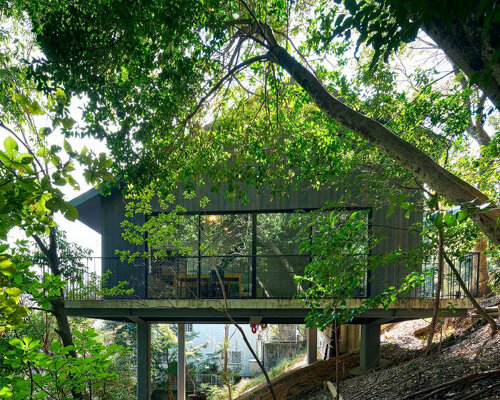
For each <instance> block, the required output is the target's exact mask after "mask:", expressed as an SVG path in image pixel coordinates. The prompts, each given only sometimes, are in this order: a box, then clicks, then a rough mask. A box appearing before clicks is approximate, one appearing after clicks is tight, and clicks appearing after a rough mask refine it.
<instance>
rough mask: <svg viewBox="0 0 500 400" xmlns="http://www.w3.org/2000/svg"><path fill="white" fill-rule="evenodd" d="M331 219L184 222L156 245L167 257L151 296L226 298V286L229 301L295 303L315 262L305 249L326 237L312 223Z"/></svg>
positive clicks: (202, 218)
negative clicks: (305, 245)
mask: <svg viewBox="0 0 500 400" xmlns="http://www.w3.org/2000/svg"><path fill="white" fill-rule="evenodd" d="M328 213H329V212H324V213H319V214H318V213H316V214H314V217H313V214H308V213H303V214H301V216H300V218H297V215H296V214H294V213H285V212H271V213H259V214H256V215H255V214H253V215H252V214H246V213H245V214H243V213H242V214H211V215H210V214H202V215H186V216H182V217H180V218H179V219H178V221H177V223H176V224H175V227H174V228H175V229H174V231H173V232H172V230H170V231H168V232H166V235H165V238H168V240H164V241H162V237H161V235H159V234H158V235H157V237H156V238H155V240H154V241H151V245H152V246H154V248H155V249H157V250H162V252H163V254H162V256H161V257H154V256H153V257H152V258H151V263H150V266H151V268H150V274H149V283H148V295H149V296H150V297H153V298H171V297H174V298H175V297H177V298H190V297H200V298H221V297H222V295H223V294H222V288H221V285H220V280H222V282H223V284H224V291H225V292H226V296H227V297H228V298H246V297H252V296H256V297H259V298H267V297H276V298H292V297H293V296H294V295H295V294H296V293H297V292H298V291H300V290H301V289H302V288H301V287H300V286H299V285H298V284H297V283H296V282H295V281H294V276H296V275H304V274H305V267H306V265H307V264H308V263H309V262H310V257H309V255H307V254H304V253H303V252H302V251H301V244H303V243H307V241H309V240H311V239H312V238H314V237H315V236H316V235H320V234H321V232H320V230H318V229H317V228H316V227H315V226H313V225H314V224H311V221H314V222H315V223H317V224H318V225H320V224H321V223H323V222H324V221H322V217H321V215H324V216H325V221H328V218H327V216H328ZM345 215H346V217H347V216H348V215H349V214H348V213H346V214H345ZM338 222H339V223H342V218H339V219H338ZM366 226H368V220H367V224H366ZM158 233H160V232H158ZM362 236H364V235H362ZM360 239H361V238H360ZM361 242H362V243H361ZM365 245H366V242H364V241H363V240H360V247H359V248H355V247H352V248H351V249H350V250H351V251H354V252H358V251H359V252H360V253H362V252H363V246H365ZM162 252H160V253H162ZM217 275H219V276H217Z"/></svg>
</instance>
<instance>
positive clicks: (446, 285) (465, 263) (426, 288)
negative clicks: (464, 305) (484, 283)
mask: <svg viewBox="0 0 500 400" xmlns="http://www.w3.org/2000/svg"><path fill="white" fill-rule="evenodd" d="M452 261H453V263H454V266H455V268H456V269H457V270H458V272H459V275H460V276H461V278H462V280H463V281H464V283H465V286H466V287H467V289H468V290H469V292H471V294H472V295H473V296H479V270H480V268H479V263H480V261H481V254H480V253H478V252H473V253H469V254H468V255H467V256H465V257H463V258H461V259H453V260H452ZM422 270H423V271H424V272H427V276H426V277H425V282H424V284H423V285H422V286H421V288H420V294H419V296H418V297H420V298H433V297H435V295H436V289H437V277H438V273H437V270H438V265H437V261H436V260H433V261H432V262H428V263H426V264H424V267H423V269H422ZM462 297H465V293H464V291H463V290H462V288H461V287H460V284H459V283H458V280H457V278H456V276H455V274H454V273H453V271H452V270H451V268H450V267H449V266H448V264H447V263H446V261H445V262H444V265H443V281H442V286H441V298H443V299H453V298H455V299H460V298H462Z"/></svg>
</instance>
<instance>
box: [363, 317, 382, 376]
mask: <svg viewBox="0 0 500 400" xmlns="http://www.w3.org/2000/svg"><path fill="white" fill-rule="evenodd" d="M379 362H380V324H363V325H361V346H360V362H359V367H360V369H370V368H374V367H378V365H379Z"/></svg>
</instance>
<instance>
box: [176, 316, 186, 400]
mask: <svg viewBox="0 0 500 400" xmlns="http://www.w3.org/2000/svg"><path fill="white" fill-rule="evenodd" d="M177 332H178V334H177V400H186V325H185V324H178V325H177Z"/></svg>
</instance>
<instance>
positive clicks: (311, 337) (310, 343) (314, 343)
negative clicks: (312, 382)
mask: <svg viewBox="0 0 500 400" xmlns="http://www.w3.org/2000/svg"><path fill="white" fill-rule="evenodd" d="M306 334H307V365H309V364H312V363H313V362H316V361H317V360H318V329H317V328H316V327H313V328H306Z"/></svg>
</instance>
